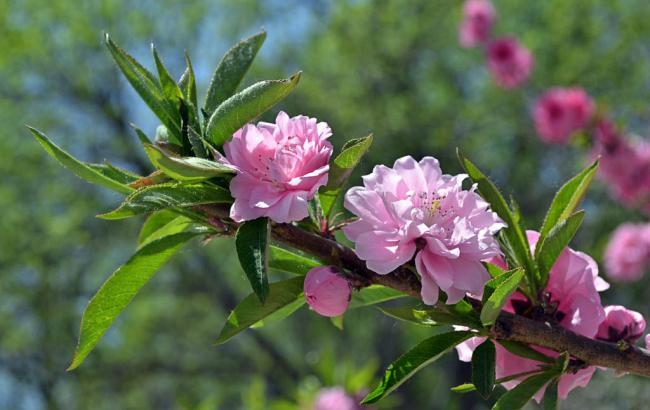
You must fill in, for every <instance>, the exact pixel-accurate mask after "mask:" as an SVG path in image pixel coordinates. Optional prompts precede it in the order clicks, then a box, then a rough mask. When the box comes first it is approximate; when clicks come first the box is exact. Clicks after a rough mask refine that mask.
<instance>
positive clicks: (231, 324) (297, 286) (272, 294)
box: [215, 276, 305, 344]
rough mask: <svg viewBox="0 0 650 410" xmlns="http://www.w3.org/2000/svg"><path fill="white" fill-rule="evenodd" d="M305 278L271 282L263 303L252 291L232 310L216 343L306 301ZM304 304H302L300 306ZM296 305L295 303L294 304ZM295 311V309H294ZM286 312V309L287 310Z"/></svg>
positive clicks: (220, 342)
mask: <svg viewBox="0 0 650 410" xmlns="http://www.w3.org/2000/svg"><path fill="white" fill-rule="evenodd" d="M304 280H305V278H304V277H302V276H297V277H295V278H291V279H287V280H283V281H280V282H274V283H271V285H269V287H268V297H267V298H266V302H265V303H264V304H262V303H261V302H260V300H259V298H258V297H257V296H256V294H254V293H251V294H250V295H248V296H246V297H245V298H244V300H242V301H241V302H240V303H239V304H238V305H237V307H235V309H234V310H233V311H232V312H230V315H228V318H227V319H226V323H225V324H224V326H223V328H222V329H221V332H220V333H219V336H218V337H217V340H216V342H215V344H222V343H224V342H226V341H228V340H229V339H230V338H232V337H233V336H235V335H236V334H238V333H240V332H241V331H243V330H246V329H248V328H249V327H250V326H252V325H253V324H255V323H258V322H259V321H260V320H262V319H265V318H268V317H270V315H272V314H273V313H275V312H278V311H279V310H281V309H283V308H285V307H287V306H289V305H292V304H294V303H295V304H299V302H297V301H299V300H302V301H303V303H304V299H305V298H304V297H303V295H302V287H303V282H304ZM300 306H302V304H300V305H299V306H298V308H299V307H300ZM294 307H295V305H294ZM294 311H295V310H294ZM285 313H286V311H285Z"/></svg>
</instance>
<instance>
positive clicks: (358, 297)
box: [348, 285, 408, 309]
mask: <svg viewBox="0 0 650 410" xmlns="http://www.w3.org/2000/svg"><path fill="white" fill-rule="evenodd" d="M407 296H408V295H406V294H405V293H403V292H400V291H399V290H395V289H393V288H389V287H387V286H382V285H370V286H367V287H365V288H363V289H361V290H359V291H358V292H354V293H353V294H352V299H351V300H350V306H349V307H348V309H356V308H360V307H365V306H372V305H376V304H378V303H382V302H386V301H389V300H393V299H398V298H403V297H407Z"/></svg>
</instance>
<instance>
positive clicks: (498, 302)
mask: <svg viewBox="0 0 650 410" xmlns="http://www.w3.org/2000/svg"><path fill="white" fill-rule="evenodd" d="M510 272H512V273H508V272H506V273H504V275H508V277H507V278H503V279H501V276H503V275H501V276H498V277H496V278H493V279H490V280H489V281H488V283H490V282H493V281H494V282H498V285H497V286H496V287H495V288H494V292H493V293H492V294H491V295H490V297H489V298H487V300H486V302H485V304H484V305H483V309H481V322H482V323H483V324H484V325H486V326H488V325H491V324H493V323H494V321H495V320H496V319H497V317H498V316H499V313H500V312H501V308H502V307H503V305H505V303H506V302H507V301H508V298H509V297H510V295H512V294H513V293H514V291H515V290H517V286H519V283H520V282H521V279H522V278H523V277H524V271H523V270H522V269H521V268H518V269H514V270H512V271H510ZM487 287H488V285H487V284H486V288H487Z"/></svg>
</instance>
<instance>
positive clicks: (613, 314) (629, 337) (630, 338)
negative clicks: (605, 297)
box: [596, 305, 645, 344]
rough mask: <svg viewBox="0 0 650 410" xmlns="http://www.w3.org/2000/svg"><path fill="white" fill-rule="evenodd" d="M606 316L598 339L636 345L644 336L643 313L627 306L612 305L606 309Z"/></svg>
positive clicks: (597, 336)
mask: <svg viewBox="0 0 650 410" xmlns="http://www.w3.org/2000/svg"><path fill="white" fill-rule="evenodd" d="M605 315H606V317H605V320H604V321H603V323H601V324H600V327H599V328H598V334H597V335H596V339H600V340H606V341H608V342H618V341H621V340H625V341H626V342H629V343H631V344H634V343H636V341H637V340H639V338H640V337H641V336H643V331H644V330H645V319H644V318H643V315H642V314H641V313H639V312H635V311H633V310H628V309H626V308H625V306H618V305H612V306H607V307H605Z"/></svg>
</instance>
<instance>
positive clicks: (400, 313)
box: [377, 306, 444, 327]
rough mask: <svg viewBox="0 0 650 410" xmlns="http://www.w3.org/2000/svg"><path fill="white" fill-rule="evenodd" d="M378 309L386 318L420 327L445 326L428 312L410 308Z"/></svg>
mask: <svg viewBox="0 0 650 410" xmlns="http://www.w3.org/2000/svg"><path fill="white" fill-rule="evenodd" d="M377 309H379V310H380V311H381V312H382V313H383V314H385V315H386V316H389V317H392V318H395V319H399V320H402V321H404V322H408V323H414V324H416V325H420V326H426V327H433V326H440V325H441V324H444V323H439V322H436V321H435V320H433V319H432V318H431V316H429V314H428V313H427V311H425V310H422V309H417V308H413V307H410V306H400V307H378V308H377Z"/></svg>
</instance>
